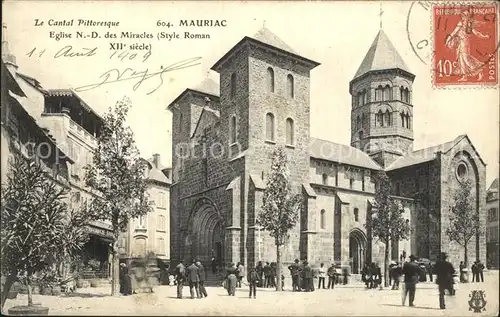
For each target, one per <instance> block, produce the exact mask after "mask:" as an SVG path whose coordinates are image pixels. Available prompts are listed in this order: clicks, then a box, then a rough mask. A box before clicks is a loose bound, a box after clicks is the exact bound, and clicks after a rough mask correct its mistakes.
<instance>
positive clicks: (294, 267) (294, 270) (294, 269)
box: [288, 259, 300, 292]
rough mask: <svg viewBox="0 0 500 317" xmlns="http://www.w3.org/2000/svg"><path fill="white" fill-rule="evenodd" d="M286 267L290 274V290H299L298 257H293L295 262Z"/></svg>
mask: <svg viewBox="0 0 500 317" xmlns="http://www.w3.org/2000/svg"><path fill="white" fill-rule="evenodd" d="M288 269H289V270H290V275H291V276H292V291H294V292H300V284H299V275H300V267H299V259H295V262H294V263H292V264H291V265H290V266H289V267H288Z"/></svg>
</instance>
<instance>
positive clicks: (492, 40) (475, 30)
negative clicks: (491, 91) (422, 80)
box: [432, 3, 498, 87]
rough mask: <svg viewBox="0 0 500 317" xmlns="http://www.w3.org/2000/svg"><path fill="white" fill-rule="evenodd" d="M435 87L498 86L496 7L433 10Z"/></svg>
mask: <svg viewBox="0 0 500 317" xmlns="http://www.w3.org/2000/svg"><path fill="white" fill-rule="evenodd" d="M433 36H434V58H433V65H432V66H433V69H432V72H433V81H434V85H435V86H436V87H444V86H457V85H459V86H462V85H481V86H494V87H496V86H497V84H498V8H497V6H496V4H495V3H490V4H485V3H475V4H468V5H455V4H454V5H436V6H433Z"/></svg>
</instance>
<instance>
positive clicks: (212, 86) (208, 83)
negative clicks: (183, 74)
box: [191, 77, 220, 97]
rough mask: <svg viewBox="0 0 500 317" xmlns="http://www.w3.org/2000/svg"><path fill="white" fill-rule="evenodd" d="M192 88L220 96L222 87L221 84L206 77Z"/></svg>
mask: <svg viewBox="0 0 500 317" xmlns="http://www.w3.org/2000/svg"><path fill="white" fill-rule="evenodd" d="M191 90H194V91H198V92H202V93H204V94H207V95H212V96H217V97H219V94H220V88H219V84H217V83H216V82H215V81H213V80H212V79H211V78H208V77H207V78H205V79H204V80H203V81H202V82H201V83H200V84H199V85H198V86H196V87H195V88H192V89H191Z"/></svg>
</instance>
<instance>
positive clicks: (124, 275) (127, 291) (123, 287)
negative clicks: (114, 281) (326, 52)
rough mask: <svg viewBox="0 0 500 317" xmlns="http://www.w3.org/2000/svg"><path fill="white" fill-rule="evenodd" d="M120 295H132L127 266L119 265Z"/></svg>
mask: <svg viewBox="0 0 500 317" xmlns="http://www.w3.org/2000/svg"><path fill="white" fill-rule="evenodd" d="M119 280H120V293H121V294H123V295H125V296H126V295H131V294H132V279H131V277H130V275H129V272H128V267H127V264H125V263H120V276H119Z"/></svg>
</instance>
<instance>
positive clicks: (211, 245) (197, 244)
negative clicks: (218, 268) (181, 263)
mask: <svg viewBox="0 0 500 317" xmlns="http://www.w3.org/2000/svg"><path fill="white" fill-rule="evenodd" d="M188 226H189V228H188V239H186V240H187V241H189V243H187V244H186V247H187V250H186V251H188V255H189V256H190V257H191V258H196V259H197V260H199V261H201V262H202V263H204V264H206V265H210V263H211V259H212V257H215V259H216V261H217V262H218V263H224V262H223V261H224V226H223V224H222V218H221V216H220V215H219V213H218V211H217V209H216V207H215V205H214V204H213V203H212V202H211V201H209V200H208V199H202V200H200V201H199V202H198V203H196V205H195V209H194V210H193V213H192V214H191V216H190V220H189V225H188ZM186 260H187V261H190V260H191V259H186Z"/></svg>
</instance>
